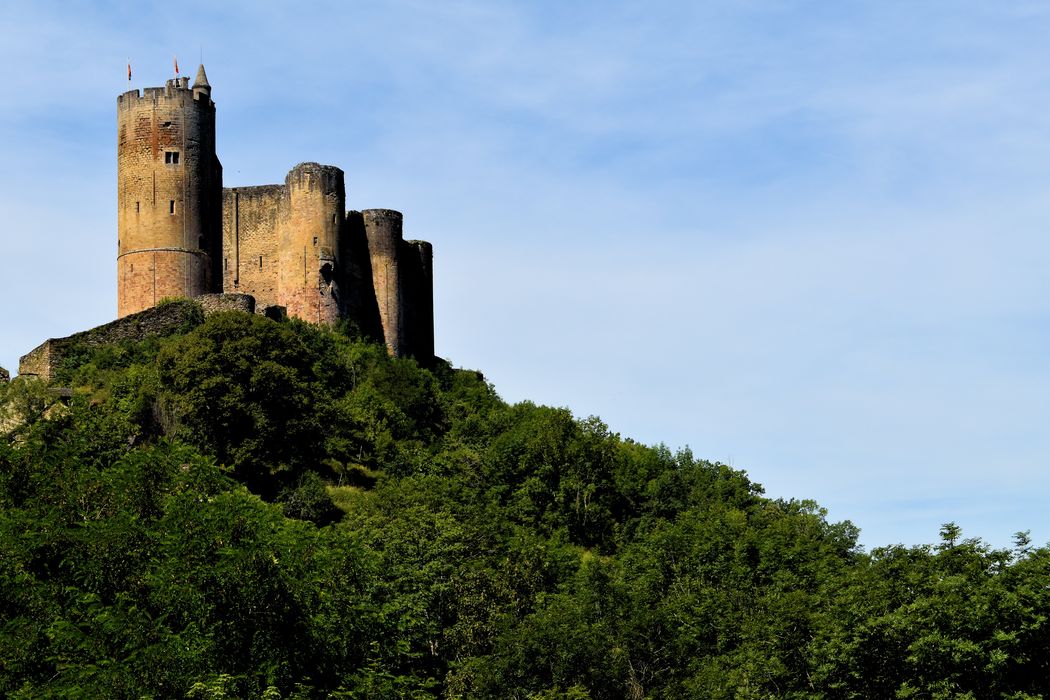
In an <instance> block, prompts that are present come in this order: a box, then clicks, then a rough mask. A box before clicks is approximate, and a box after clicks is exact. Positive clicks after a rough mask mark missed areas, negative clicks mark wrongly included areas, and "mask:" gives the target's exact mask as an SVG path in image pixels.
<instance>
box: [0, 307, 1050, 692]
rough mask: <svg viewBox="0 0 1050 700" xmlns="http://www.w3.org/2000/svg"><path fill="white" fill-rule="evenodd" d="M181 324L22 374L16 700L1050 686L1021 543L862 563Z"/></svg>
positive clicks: (325, 369) (546, 445)
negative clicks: (48, 375) (49, 375)
mask: <svg viewBox="0 0 1050 700" xmlns="http://www.w3.org/2000/svg"><path fill="white" fill-rule="evenodd" d="M176 303H179V304H183V305H185V307H184V309H185V310H186V311H187V316H186V318H187V319H188V320H187V322H186V323H185V324H183V325H181V326H180V327H179V328H178V329H175V330H172V332H170V334H168V335H166V336H163V337H160V336H155V337H148V338H144V339H129V340H124V341H121V342H117V343H108V344H101V345H89V344H84V345H81V346H79V347H75V346H74V347H67V348H65V349H64V354H63V357H62V360H61V362H60V363H58V365H57V366H56V368H55V373H54V378H53V381H52V383H51V385H47V384H45V383H44V382H42V381H39V380H37V381H34V380H29V379H26V378H20V379H16V380H15V381H13V382H12V383H10V384H6V385H0V392H2V393H0V407H2V412H3V413H2V416H0V418H2V420H0V426H2V432H3V435H2V437H0V552H2V556H0V609H2V610H3V621H4V622H3V627H2V632H0V692H3V694H5V695H7V696H10V697H23V698H30V697H33V698H35V697H59V696H61V697H71V696H87V697H113V698H121V697H136V698H137V697H178V696H188V697H198V698H222V697H270V698H277V697H286V698H293V697H294V698H309V697H345V698H393V697H402V698H428V697H450V698H451V697H470V698H526V697H528V698H625V697H626V698H636V699H637V698H683V697H703V698H760V697H791V698H815V697H858V698H863V697H870V698H886V697H893V696H895V695H896V696H897V697H1009V698H1034V697H1040V696H1041V694H1043V693H1046V692H1048V691H1050V688H1048V682H1047V680H1046V679H1047V678H1048V677H1050V674H1048V670H1050V669H1048V668H1047V666H1048V664H1050V662H1048V661H1047V658H1046V655H1045V649H1046V648H1047V644H1048V642H1050V626H1048V622H1047V619H1048V617H1050V616H1048V614H1047V613H1048V612H1050V591H1048V590H1047V587H1046V585H1045V583H1046V581H1047V580H1050V579H1048V576H1050V550H1047V549H1046V548H1038V547H1034V546H1032V544H1031V543H1030V542H1028V541H1027V538H1026V537H1025V536H1024V535H1023V533H1020V534H1019V536H1018V538H1017V542H1016V547H1015V549H1013V550H996V549H992V548H990V547H988V546H987V545H985V544H984V543H982V542H981V541H980V540H976V539H964V538H963V537H962V535H961V533H960V532H959V530H958V528H957V527H956V526H954V525H953V524H951V523H949V524H947V525H945V527H944V528H943V530H942V540H941V541H940V542H939V543H938V544H936V545H931V546H924V547H913V548H905V547H901V546H894V547H887V548H882V549H876V550H874V551H872V552H870V553H867V552H864V551H862V550H861V549H860V548H859V547H858V546H857V544H856V543H857V529H856V528H855V527H854V526H853V525H852V524H850V523H849V522H841V523H833V522H829V521H828V520H827V519H826V517H825V512H824V511H823V510H822V509H821V508H820V507H819V506H818V505H817V504H816V503H813V502H811V501H807V500H780V499H777V500H774V499H769V498H766V497H765V496H764V495H763V491H762V488H761V486H759V485H758V484H756V483H754V482H752V481H751V480H750V479H749V478H748V477H747V475H746V474H745V473H744V472H742V471H739V470H735V469H732V468H730V467H728V466H726V465H724V464H719V463H713V462H708V461H705V460H703V459H699V458H697V457H696V456H694V455H693V454H691V453H690V452H689V451H679V452H672V451H671V450H669V449H667V448H666V447H663V446H655V447H651V446H646V445H641V444H638V443H636V442H634V441H632V440H630V439H629V438H624V437H621V436H619V435H616V434H613V433H611V432H610V431H609V430H608V428H607V427H606V426H605V425H604V424H603V423H602V422H601V421H600V420H599V419H598V418H594V417H590V418H585V419H580V418H577V417H574V416H573V415H572V414H571V413H570V411H568V410H567V409H564V408H551V407H546V406H538V405H534V404H532V403H528V402H525V403H519V404H513V405H512V404H508V403H506V402H504V401H503V400H502V399H501V398H500V397H499V395H498V394H497V392H496V390H495V388H494V387H493V386H491V385H490V384H489V383H488V382H487V381H486V380H485V378H484V376H483V375H482V374H481V373H479V372H476V371H468V370H460V369H454V368H453V367H452V366H451V365H450V364H449V363H446V362H436V363H435V364H434V365H433V366H432V367H429V368H424V367H421V366H420V365H419V364H417V363H416V362H415V361H414V360H412V359H406V358H397V357H391V356H389V353H388V351H387V348H386V347H384V346H383V345H382V344H379V343H371V342H368V341H367V339H363V338H360V337H358V336H357V335H356V332H355V330H354V328H353V327H352V326H350V325H348V324H344V325H343V326H340V327H337V328H336V329H327V328H323V327H319V326H314V325H310V324H307V323H304V322H301V321H298V320H295V319H292V320H284V321H279V320H272V319H269V318H265V317H262V316H259V315H252V314H248V313H243V312H236V311H231V312H220V313H215V314H213V315H210V316H208V317H207V318H205V316H204V314H203V312H202V311H200V310H199V309H198V310H197V311H194V308H195V307H194V306H193V302H176ZM59 388H61V389H62V390H61V391H59V390H57V389H59Z"/></svg>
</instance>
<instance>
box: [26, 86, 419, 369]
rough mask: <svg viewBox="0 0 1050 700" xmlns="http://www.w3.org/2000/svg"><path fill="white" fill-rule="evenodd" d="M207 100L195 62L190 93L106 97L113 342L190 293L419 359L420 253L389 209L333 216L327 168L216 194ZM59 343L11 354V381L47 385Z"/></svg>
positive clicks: (339, 200)
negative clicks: (347, 330)
mask: <svg viewBox="0 0 1050 700" xmlns="http://www.w3.org/2000/svg"><path fill="white" fill-rule="evenodd" d="M211 92H212V89H211V85H210V84H209V83H208V77H207V75H206V73H205V71H204V66H203V65H201V66H200V68H199V69H198V70H197V75H196V78H195V80H194V81H193V84H192V85H190V82H189V78H188V77H176V78H173V79H170V80H168V81H167V83H166V84H165V86H164V87H155V88H145V89H144V90H143V91H142V92H140V91H139V90H129V91H128V92H125V93H124V94H122V95H119V96H118V97H117V178H118V182H117V250H118V252H117V316H118V321H116V322H114V325H115V326H116V327H118V328H122V329H124V330H122V331H119V332H117V336H119V337H127V329H128V328H129V327H131V326H130V325H129V323H121V321H122V320H123V319H124V318H125V317H129V316H133V315H134V316H135V317H136V318H138V316H139V315H140V314H143V313H145V312H147V311H148V310H150V309H154V308H155V307H157V305H158V303H159V302H161V301H162V300H168V299H171V298H190V299H201V300H206V301H207V303H206V304H205V309H206V310H208V309H211V308H243V309H246V310H257V311H258V312H259V313H265V314H266V315H269V316H283V315H285V314H287V315H288V316H293V317H296V318H300V319H303V320H305V321H309V322H312V323H319V324H325V325H333V324H335V323H338V322H339V321H342V320H351V321H353V322H354V323H355V324H356V325H357V326H358V327H359V329H360V330H361V332H362V333H363V334H364V335H366V336H368V337H371V338H373V339H376V340H381V341H382V342H384V343H385V344H386V346H387V348H388V350H389V352H390V353H391V354H392V355H394V356H397V357H414V358H416V359H417V360H418V361H419V362H420V363H422V364H429V363H430V362H432V361H433V359H434V311H433V273H432V270H433V249H432V247H431V245H430V244H429V243H427V242H426V241H406V240H404V239H403V237H402V216H401V214H400V212H397V211H394V210H391V209H365V210H363V211H347V210H346V208H345V206H346V190H345V186H344V179H343V171H342V170H340V169H339V168H336V167H333V166H330V165H319V164H317V163H300V164H299V165H297V166H295V167H294V168H292V170H291V172H289V173H288V176H287V177H286V178H285V181H284V184H282V185H260V186H255V187H235V188H223V186H222V165H221V164H220V163H219V159H218V157H217V156H216V152H215V102H214V101H212V98H211ZM215 295H222V296H220V297H216V296H215ZM134 325H138V326H143V324H142V323H139V322H138V321H136V322H135V324H134ZM149 325H150V324H149V323H146V324H145V326H149ZM102 328H105V327H102ZM95 330H96V331H98V330H101V329H95ZM96 335H97V334H96ZM103 335H105V334H103ZM132 335H134V334H132ZM75 337H76V336H73V338H75ZM71 339H72V338H71ZM71 339H57V340H54V339H53V340H49V341H47V342H45V343H44V344H43V345H41V346H40V347H39V348H37V349H36V350H34V351H33V352H31V353H30V354H29V355H26V356H25V357H23V358H22V361H21V363H20V374H36V375H39V376H45V377H49V376H50V374H51V370H52V369H53V367H54V366H55V364H56V362H57V359H56V357H55V355H56V354H60V353H56V351H57V350H58V349H59V348H60V347H61V345H62V341H64V340H71Z"/></svg>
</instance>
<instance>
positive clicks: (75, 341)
mask: <svg viewBox="0 0 1050 700" xmlns="http://www.w3.org/2000/svg"><path fill="white" fill-rule="evenodd" d="M202 318H203V314H202V313H201V305H200V304H198V303H197V302H193V301H190V300H189V299H185V300H181V301H173V302H170V303H167V304H164V305H162V306H157V307H154V308H149V309H146V310H144V311H140V312H138V313H135V314H131V315H129V316H124V317H123V318H119V319H117V320H116V321H112V322H110V323H107V324H105V325H102V326H98V327H97V328H92V329H91V330H88V331H83V332H81V333H74V334H73V335H71V336H68V337H66V338H51V339H49V340H45V341H44V342H43V343H41V344H40V345H39V346H38V347H36V348H35V349H33V350H31V351H30V352H29V353H27V354H26V355H23V356H22V358H21V359H20V360H19V362H18V373H19V375H34V376H37V377H39V378H41V379H44V380H46V381H50V380H51V379H52V378H53V377H54V376H55V372H56V371H57V370H58V368H59V367H60V366H61V364H62V361H63V360H64V359H66V358H67V357H68V356H69V353H70V351H72V350H73V349H74V348H78V347H83V346H87V347H98V346H101V345H108V344H110V343H118V342H121V341H125V340H132V341H134V340H143V339H144V338H149V337H152V336H167V335H173V334H175V333H178V332H180V331H183V330H188V329H190V328H192V327H194V326H196V325H198V324H199V323H200V322H201V320H202Z"/></svg>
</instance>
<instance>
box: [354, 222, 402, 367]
mask: <svg viewBox="0 0 1050 700" xmlns="http://www.w3.org/2000/svg"><path fill="white" fill-rule="evenodd" d="M361 216H362V218H363V219H364V225H365V236H366V238H367V241H368V257H369V260H370V261H371V265H372V287H373V289H374V291H375V299H376V305H377V306H378V307H379V320H380V323H381V324H382V330H383V342H384V343H386V346H387V349H388V350H389V351H390V354H391V355H394V356H395V357H400V356H402V354H403V353H402V347H401V346H402V341H403V340H404V329H403V326H402V323H403V320H404V319H403V316H402V309H401V270H400V268H399V267H398V259H399V257H400V253H401V248H402V243H403V241H402V233H401V227H402V216H401V212H399V211H394V210H393V209H366V210H364V211H362V212H361Z"/></svg>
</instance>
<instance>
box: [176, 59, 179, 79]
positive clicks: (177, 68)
mask: <svg viewBox="0 0 1050 700" xmlns="http://www.w3.org/2000/svg"><path fill="white" fill-rule="evenodd" d="M178 74H179V57H178V56H176V57H175V75H178Z"/></svg>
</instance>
